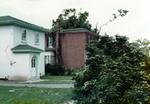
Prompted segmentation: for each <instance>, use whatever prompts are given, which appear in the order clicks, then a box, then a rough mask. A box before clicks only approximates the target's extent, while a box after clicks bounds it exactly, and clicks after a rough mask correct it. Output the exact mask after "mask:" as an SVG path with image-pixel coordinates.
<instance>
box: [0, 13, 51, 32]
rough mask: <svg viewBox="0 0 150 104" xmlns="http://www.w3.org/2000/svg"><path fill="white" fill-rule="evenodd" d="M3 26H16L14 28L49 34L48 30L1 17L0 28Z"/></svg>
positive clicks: (9, 17) (7, 17) (15, 19)
mask: <svg viewBox="0 0 150 104" xmlns="http://www.w3.org/2000/svg"><path fill="white" fill-rule="evenodd" d="M4 25H16V26H20V27H24V28H28V29H31V30H36V31H40V32H49V31H50V30H49V29H46V28H43V27H40V26H37V25H34V24H31V23H28V22H25V21H22V20H20V19H17V18H14V17H11V16H1V17H0V26H4Z"/></svg>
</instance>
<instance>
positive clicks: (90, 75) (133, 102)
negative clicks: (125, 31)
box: [74, 35, 150, 104]
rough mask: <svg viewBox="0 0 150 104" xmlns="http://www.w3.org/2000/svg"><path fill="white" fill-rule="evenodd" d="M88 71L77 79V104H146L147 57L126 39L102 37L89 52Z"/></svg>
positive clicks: (147, 93)
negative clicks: (145, 62)
mask: <svg viewBox="0 0 150 104" xmlns="http://www.w3.org/2000/svg"><path fill="white" fill-rule="evenodd" d="M86 50H87V61H86V66H87V68H86V69H85V70H83V71H81V72H79V73H78V74H77V75H76V76H75V77H74V79H75V81H76V82H75V95H76V96H75V97H74V99H75V100H77V104H146V102H147V101H148V99H149V95H150V93H149V87H148V84H147V81H146V75H147V71H146V67H145V66H141V62H143V60H145V58H146V56H145V55H144V54H143V53H142V52H140V50H139V49H137V48H135V47H132V45H131V43H129V41H128V39H127V38H126V37H123V36H116V37H115V38H113V37H110V36H107V35H105V36H101V37H100V38H99V39H98V40H97V41H92V42H90V44H89V45H88V46H87V48H86Z"/></svg>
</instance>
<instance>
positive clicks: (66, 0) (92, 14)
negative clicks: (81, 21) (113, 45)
mask: <svg viewBox="0 0 150 104" xmlns="http://www.w3.org/2000/svg"><path fill="white" fill-rule="evenodd" d="M68 8H76V9H77V10H80V9H82V11H87V12H89V20H90V22H91V23H92V24H93V26H96V24H98V26H100V25H102V24H103V23H105V22H106V21H108V20H109V19H111V18H112V14H113V13H117V10H118V9H126V10H129V13H128V14H127V16H125V17H123V18H119V19H117V20H116V21H114V22H112V23H110V24H108V25H107V26H105V27H103V28H102V33H104V32H106V33H108V34H110V35H115V34H120V35H126V36H128V37H130V38H131V40H136V39H139V38H146V39H149V40H150V12H149V10H150V0H0V16H4V15H10V16H13V17H16V18H19V19H22V20H25V21H27V22H30V23H33V24H37V25H40V26H43V27H46V28H50V27H51V24H52V19H56V18H57V16H58V15H59V14H60V13H62V10H63V9H68Z"/></svg>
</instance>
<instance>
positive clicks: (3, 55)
mask: <svg viewBox="0 0 150 104" xmlns="http://www.w3.org/2000/svg"><path fill="white" fill-rule="evenodd" d="M46 32H49V30H48V29H45V28H42V27H39V26H37V25H33V24H30V23H27V22H25V21H22V20H19V19H16V18H13V17H10V16H3V17H0V78H1V79H4V78H5V79H8V80H28V79H32V78H39V77H40V76H42V75H44V74H45V72H44V70H45V69H44V67H45V65H44V54H45V52H44V50H45V33H46Z"/></svg>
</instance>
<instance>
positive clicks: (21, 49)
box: [11, 44, 43, 53]
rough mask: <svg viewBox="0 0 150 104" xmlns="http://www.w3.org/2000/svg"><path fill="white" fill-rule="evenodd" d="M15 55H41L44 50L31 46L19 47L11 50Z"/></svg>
mask: <svg viewBox="0 0 150 104" xmlns="http://www.w3.org/2000/svg"><path fill="white" fill-rule="evenodd" d="M11 50H12V51H13V52H14V53H40V52H42V51H43V50H41V49H38V48H35V47H32V46H30V45H27V44H25V45H18V46H16V47H14V48H12V49H11Z"/></svg>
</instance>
